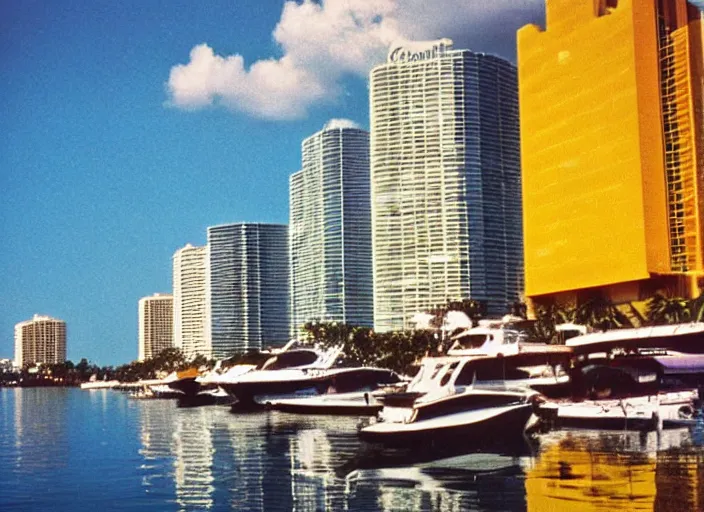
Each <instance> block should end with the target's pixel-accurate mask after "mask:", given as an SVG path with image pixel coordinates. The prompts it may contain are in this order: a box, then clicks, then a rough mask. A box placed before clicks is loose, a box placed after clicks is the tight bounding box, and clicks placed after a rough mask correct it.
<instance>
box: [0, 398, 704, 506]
mask: <svg viewBox="0 0 704 512" xmlns="http://www.w3.org/2000/svg"><path fill="white" fill-rule="evenodd" d="M366 422H368V420H367V419H365V418H336V417H321V416H315V417H305V416H296V415H290V414H281V413H275V412H270V413H255V414H244V415H243V414H239V415H235V414H232V413H230V412H229V409H228V408H227V407H202V408H196V409H177V408H176V405H175V403H174V402H173V401H167V400H132V399H129V398H128V397H127V396H126V395H124V394H122V393H119V392H116V391H110V390H101V391H90V392H86V391H81V390H78V389H63V388H56V389H53V388H38V389H0V510H3V511H4V510H8V511H10V510H11V511H24V510H28V511H35V510H56V511H63V510H66V511H73V510H98V511H101V512H102V511H107V510H126V511H141V510H149V511H153V512H158V511H180V510H194V511H195V510H213V511H215V510H243V511H249V510H252V511H277V510H296V511H317V510H335V511H337V510H348V511H368V510H369V511H373V510H383V511H393V510H399V511H404V512H410V511H466V510H469V511H471V510H492V511H493V510H511V511H513V510H531V511H551V510H569V511H570V512H576V511H580V510H662V511H667V510H673V511H675V510H676V511H678V512H679V511H686V510H704V449H702V448H701V446H702V445H704V425H698V426H696V427H693V428H691V429H676V430H668V431H665V432H663V433H662V434H661V435H657V434H656V433H649V434H647V435H646V434H638V433H587V432H578V431H573V432H552V433H549V434H547V435H543V436H541V437H540V438H539V440H538V442H537V443H535V444H534V445H533V444H532V445H530V446H526V447H525V451H521V452H520V453H516V452H512V453H508V454H507V453H503V454H499V453H470V454H465V455H459V456H456V457H453V458H445V459H442V460H427V458H424V459H422V460H412V459H411V458H408V457H403V458H399V457H397V456H388V455H387V454H382V455H380V454H377V453H371V452H369V451H368V450H367V449H366V448H365V447H363V446H361V445H360V443H359V442H358V440H357V435H356V432H357V430H358V428H359V427H360V426H362V425H364V424H366Z"/></svg>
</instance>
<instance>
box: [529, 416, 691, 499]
mask: <svg viewBox="0 0 704 512" xmlns="http://www.w3.org/2000/svg"><path fill="white" fill-rule="evenodd" d="M695 439H696V437H695V436H693V435H692V432H690V430H689V429H687V428H680V429H673V430H665V431H661V432H647V433H646V432H622V431H619V432H600V433H585V432H559V433H554V434H550V435H548V436H545V437H544V438H543V439H542V440H541V450H540V457H539V458H538V459H536V460H535V464H534V465H533V467H531V468H529V469H527V471H526V479H525V490H526V501H527V505H528V510H535V511H543V510H562V509H564V508H565V507H568V506H569V509H570V511H571V512H577V511H581V510H589V511H592V510H641V509H642V510H702V509H703V508H704V486H702V482H704V452H703V451H702V448H701V447H700V446H697V445H696V444H695V443H694V440H695Z"/></svg>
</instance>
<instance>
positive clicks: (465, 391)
mask: <svg viewBox="0 0 704 512" xmlns="http://www.w3.org/2000/svg"><path fill="white" fill-rule="evenodd" d="M428 359H430V358H428ZM473 361H474V358H472V357H461V358H458V357H451V356H450V357H447V358H440V360H438V361H437V362H438V366H436V367H435V368H432V366H431V365H430V363H429V362H428V361H426V364H425V368H422V370H431V371H430V373H426V372H424V373H425V375H421V376H420V377H419V378H418V380H414V381H413V382H411V384H409V387H408V390H407V392H405V393H398V394H392V395H388V396H386V397H383V403H384V407H383V409H382V411H381V412H380V413H379V416H378V421H377V422H375V423H373V424H371V425H369V426H367V427H365V428H363V429H361V430H360V432H359V435H360V438H361V439H362V440H363V441H366V442H369V443H380V444H383V445H390V446H403V445H406V446H408V445H412V444H413V443H418V442H423V443H432V444H438V445H441V446H446V445H448V443H458V442H461V443H464V444H466V443H477V444H479V445H481V444H483V443H486V442H488V441H490V440H497V436H498V437H499V438H501V439H503V440H505V441H507V442H511V441H515V440H517V439H522V438H523V433H524V432H525V430H526V427H527V425H528V422H529V420H531V418H532V417H533V412H534V409H535V406H536V404H537V402H538V401H539V400H541V395H540V393H538V392H537V391H535V390H532V389H530V388H527V387H507V386H506V385H498V386H497V385H493V386H491V385H486V384H485V385H480V384H477V381H476V370H475V368H474V367H473V365H472V364H471V363H472V362H473ZM419 373H420V372H419Z"/></svg>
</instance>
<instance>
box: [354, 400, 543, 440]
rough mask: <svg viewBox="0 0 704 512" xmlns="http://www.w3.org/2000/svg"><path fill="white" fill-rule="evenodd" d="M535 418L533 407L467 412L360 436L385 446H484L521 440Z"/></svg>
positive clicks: (376, 428)
mask: <svg viewBox="0 0 704 512" xmlns="http://www.w3.org/2000/svg"><path fill="white" fill-rule="evenodd" d="M532 415H533V405H532V404H530V403H524V404H516V405H510V406H505V407H496V408H490V409H484V410H481V411H468V412H460V413H456V414H451V415H447V416H443V417H439V418H433V419H429V420H422V421H418V422H409V423H377V424H374V425H370V426H369V427H366V428H363V429H362V430H360V432H359V437H360V439H361V440H362V441H364V442H367V443H373V444H382V445H385V446H399V447H402V446H411V445H413V444H415V443H422V444H425V445H427V444H428V443H430V444H431V445H433V446H437V447H442V446H451V445H452V444H461V445H462V446H467V445H474V444H476V445H477V446H481V445H483V444H487V443H491V442H493V441H500V440H511V439H522V438H523V434H524V432H525V429H526V425H527V424H528V421H529V420H530V418H531V416H532Z"/></svg>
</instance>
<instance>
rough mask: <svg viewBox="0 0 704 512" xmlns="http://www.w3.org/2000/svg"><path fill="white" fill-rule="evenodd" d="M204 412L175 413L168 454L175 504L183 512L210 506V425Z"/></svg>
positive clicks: (204, 410) (211, 461)
mask: <svg viewBox="0 0 704 512" xmlns="http://www.w3.org/2000/svg"><path fill="white" fill-rule="evenodd" d="M207 412H208V410H207V409H204V408H199V409H190V410H186V411H178V414H176V415H175V420H176V421H175V424H176V429H175V431H174V435H173V443H172V450H173V455H174V457H175V460H174V482H175V484H176V502H177V503H178V504H179V505H181V507H182V508H183V509H189V510H207V509H210V508H211V507H212V506H213V498H212V494H213V491H214V488H213V473H212V467H213V451H214V450H213V439H212V435H211V426H212V421H211V418H210V417H209V415H208V414H207Z"/></svg>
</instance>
